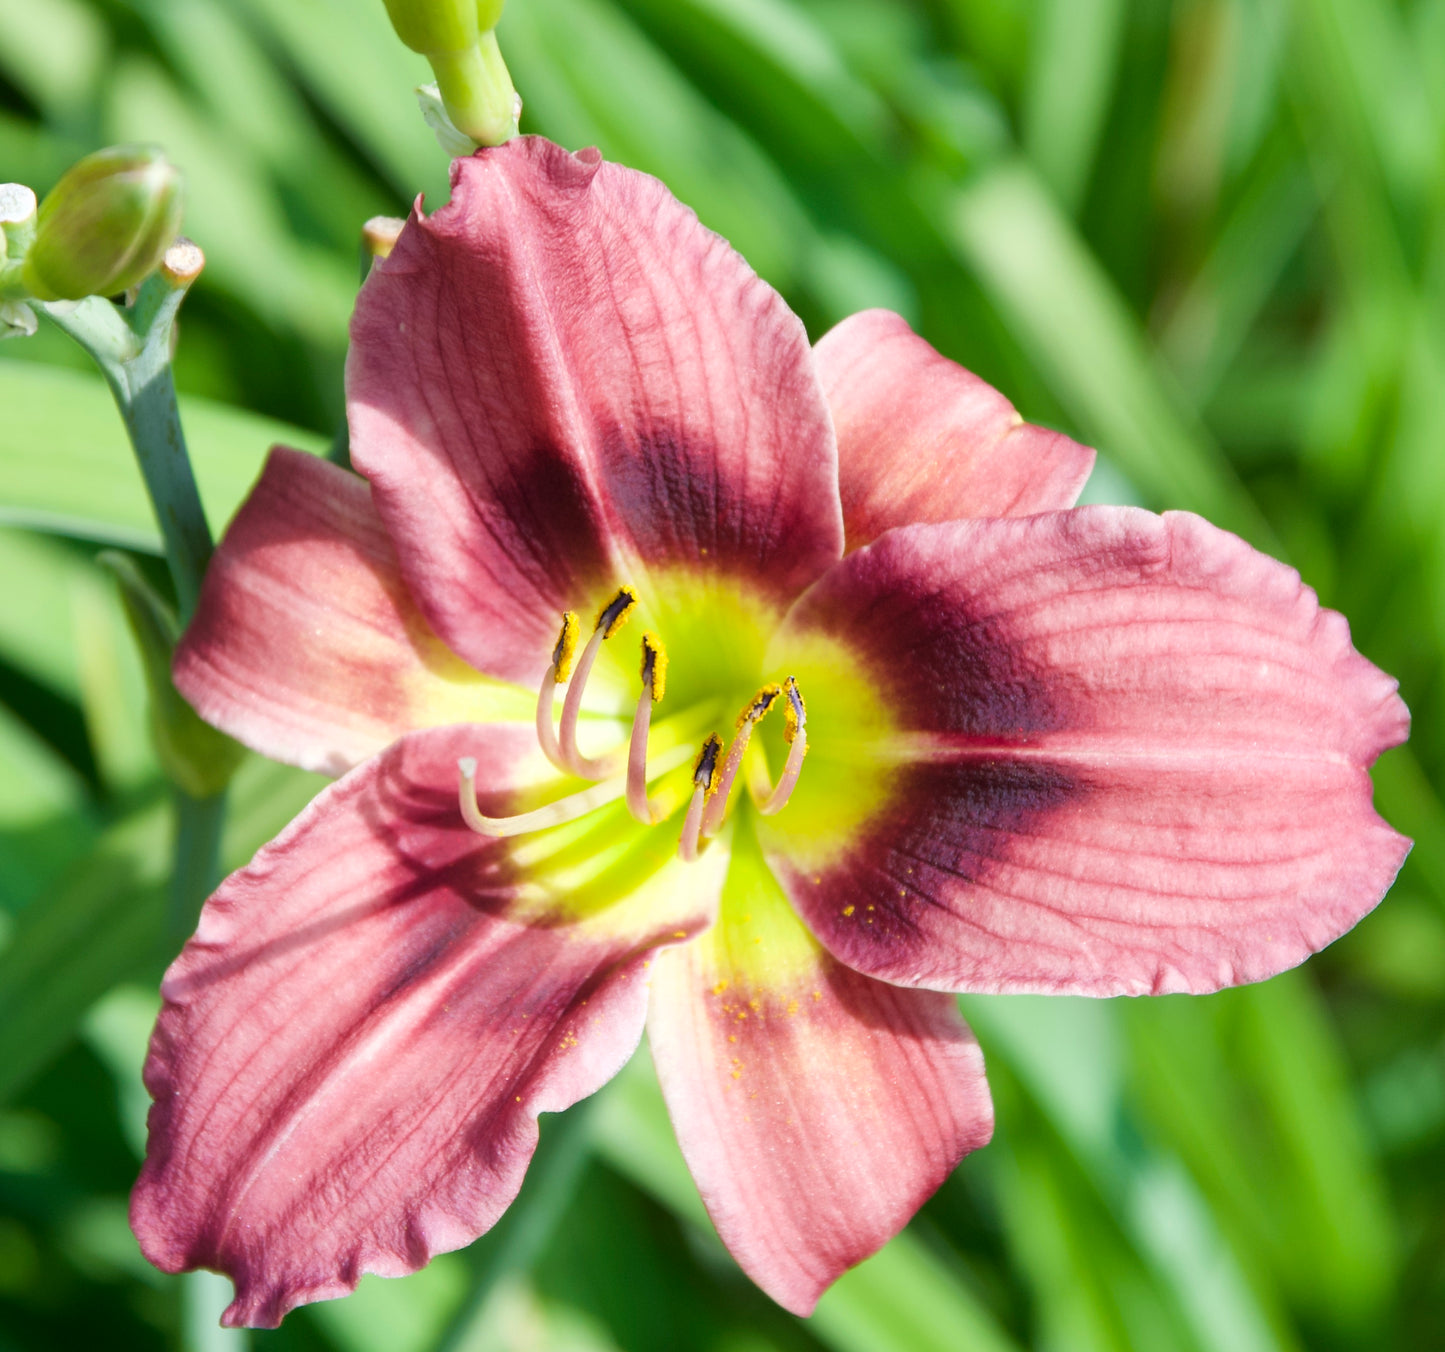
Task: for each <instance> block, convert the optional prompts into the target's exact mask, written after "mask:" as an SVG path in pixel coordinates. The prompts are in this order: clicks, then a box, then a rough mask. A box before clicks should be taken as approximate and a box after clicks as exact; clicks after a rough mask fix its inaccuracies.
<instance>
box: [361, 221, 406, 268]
mask: <svg viewBox="0 0 1445 1352" xmlns="http://www.w3.org/2000/svg"><path fill="white" fill-rule="evenodd" d="M405 224H406V221H405V219H403V218H402V217H401V216H373V217H372V218H371V219H370V220H369V221H367V223H366V224H365V225H363V226H362V227H361V247H362V248H363V249H365V250H366V253H367V256H368V257H369V258H390V257H391V251H392V250H393V249H394V248H396V241H397V240H398V239H399V238H400V237H401V230H402V227H403V226H404V225H405Z"/></svg>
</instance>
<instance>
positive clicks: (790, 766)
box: [758, 676, 808, 817]
mask: <svg viewBox="0 0 1445 1352" xmlns="http://www.w3.org/2000/svg"><path fill="white" fill-rule="evenodd" d="M783 693H784V695H786V696H787V704H786V705H785V706H784V709H783V712H784V716H785V717H786V719H787V723H786V725H785V727H784V729H783V737H784V739H785V740H786V741H787V743H788V759H787V760H786V761H785V762H784V763H783V773H782V774H781V775H780V776H779V777H778V782H777V784H776V785H775V786H774V787H773V791H772V792H771V793H769V794H767V795H766V796H765V797H764V798H762V800H761V801H760V802H759V803H758V811H759V812H760V813H762V815H763V816H764V817H771V816H773V815H774V814H775V813H778V812H781V811H782V810H783V809H784V808H785V807H786V806H787V805H788V799H789V798H791V797H792V796H793V789H794V787H795V786H796V785H797V783H798V776H799V775H800V774H801V773H802V770H803V757H804V756H806V755H807V754H808V709H807V706H806V705H805V704H804V703H803V693H802V691H800V690H799V689H798V683H797V681H795V680H794V679H793V678H792V677H791V676H789V677H788V679H787V680H786V681H784V682H783Z"/></svg>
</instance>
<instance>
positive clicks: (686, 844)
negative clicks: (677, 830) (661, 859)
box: [677, 732, 723, 864]
mask: <svg viewBox="0 0 1445 1352" xmlns="http://www.w3.org/2000/svg"><path fill="white" fill-rule="evenodd" d="M722 745H723V744H722V738H721V737H719V736H718V735H717V733H715V732H710V733H708V735H707V737H706V738H705V739H704V741H703V744H702V749H701V750H700V751H699V752H698V753H697V760H696V762H695V763H694V764H693V767H692V783H693V789H692V802H690V803H689V804H688V805H687V818H686V819H685V820H684V822H683V824H682V839H681V840H679V841H678V842H677V852H678V854H679V855H681V856H682V858H683V860H684V861H685V862H686V863H689V864H691V863H693V862H694V861H695V860H696V859H697V856H698V837H699V836H700V835H701V833H702V814H703V810H704V808H705V807H706V805H707V800H708V799H709V798H711V797H712V795H713V793H714V792H715V791H716V789H717V771H718V757H719V756H720V755H721V754H722Z"/></svg>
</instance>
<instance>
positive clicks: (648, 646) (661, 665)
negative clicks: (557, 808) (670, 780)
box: [627, 633, 667, 826]
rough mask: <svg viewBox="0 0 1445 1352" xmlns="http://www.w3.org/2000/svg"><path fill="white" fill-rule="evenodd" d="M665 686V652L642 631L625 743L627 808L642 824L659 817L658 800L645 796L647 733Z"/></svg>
mask: <svg viewBox="0 0 1445 1352" xmlns="http://www.w3.org/2000/svg"><path fill="white" fill-rule="evenodd" d="M666 687H667V652H666V650H665V649H664V648H663V646H662V641H661V640H660V639H659V638H658V637H657V635H656V634H652V633H646V634H643V636H642V693H641V694H640V695H639V696H638V699H637V712H636V713H635V714H633V716H632V738H631V740H630V741H629V742H628V744H627V808H628V811H630V812H631V813H632V815H633V816H634V817H636V818H637V820H638V821H640V822H641V823H642V824H643V825H644V826H651V825H652V824H653V823H654V822H658V821H661V820H662V804H660V803H655V802H649V801H648V798H647V737H648V733H649V732H650V731H651V728H652V706H653V705H654V704H657V703H658V702H659V701H661V699H662V695H663V691H664V690H665V689H666Z"/></svg>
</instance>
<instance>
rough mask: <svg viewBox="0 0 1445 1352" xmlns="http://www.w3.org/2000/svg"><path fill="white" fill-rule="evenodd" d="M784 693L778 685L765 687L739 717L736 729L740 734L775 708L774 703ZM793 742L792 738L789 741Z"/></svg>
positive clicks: (749, 702)
mask: <svg viewBox="0 0 1445 1352" xmlns="http://www.w3.org/2000/svg"><path fill="white" fill-rule="evenodd" d="M782 693H783V688H782V686H780V685H777V684H770V685H765V686H764V687H763V688H762V689H761V690H759V691H758V693H757V694H756V695H754V696H753V697H752V699H750V700H749V701H748V702H747V705H746V706H745V707H744V709H743V711H742V713H740V714H739V715H738V719H737V723H736V725H735V726H736V728H737V730H738V731H739V732H741V731H742V730H743V728H744V727H746V726H747V725H748V724H749V723H756V722H757V721H758V720H759V719H760V718H762V716H763V715H764V714H765V713H767V711H768V710H769V709H771V708H772V707H773V701H774V700H775V699H777V697H778V696H779V695H781V694H782ZM789 740H790V741H791V740H792V739H791V738H790V739H789Z"/></svg>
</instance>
